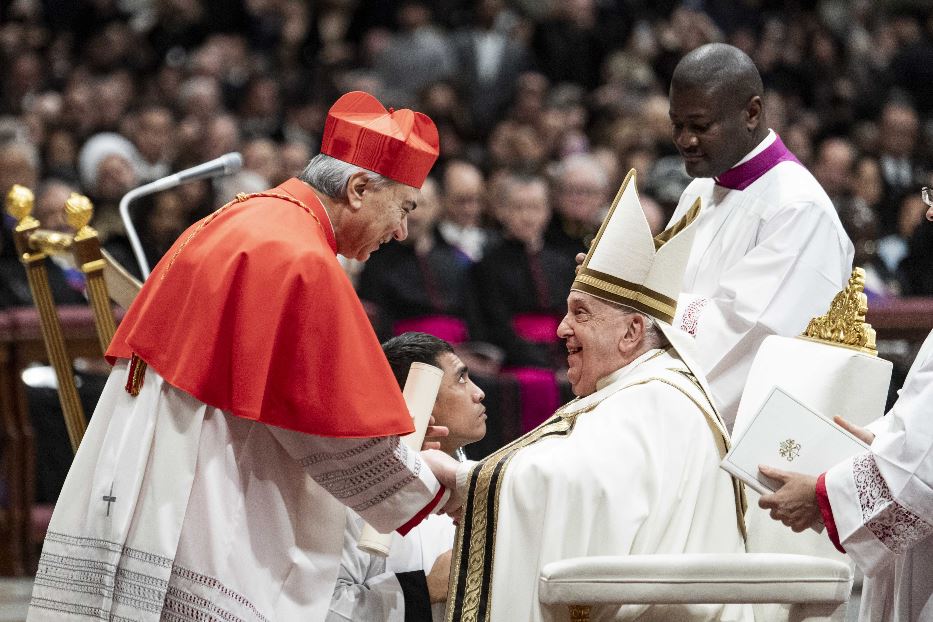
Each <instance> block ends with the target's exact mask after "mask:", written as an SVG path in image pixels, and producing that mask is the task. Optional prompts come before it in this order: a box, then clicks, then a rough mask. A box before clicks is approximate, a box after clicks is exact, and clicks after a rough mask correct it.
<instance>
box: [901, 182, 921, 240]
mask: <svg viewBox="0 0 933 622" xmlns="http://www.w3.org/2000/svg"><path fill="white" fill-rule="evenodd" d="M926 211H927V206H926V205H925V204H924V202H923V199H922V198H921V197H920V194H919V193H917V192H911V193H909V194H908V195H906V196H905V197H904V199H903V200H902V201H901V205H900V209H898V212H897V232H898V234H899V235H900V236H901V237H902V238H904V239H905V240H909V239H910V238H911V236H913V234H914V231H916V230H917V225H919V224H920V223H922V222H923V217H924V214H925V213H926Z"/></svg>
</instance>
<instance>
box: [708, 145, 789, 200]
mask: <svg viewBox="0 0 933 622" xmlns="http://www.w3.org/2000/svg"><path fill="white" fill-rule="evenodd" d="M780 162H796V163H797V164H800V160H798V159H797V158H796V157H795V156H794V154H792V153H791V152H790V151H788V150H787V147H785V146H784V143H783V142H782V141H781V137H780V136H777V135H775V137H774V142H773V143H771V144H770V145H768V146H767V147H766V148H765V150H764V151H762V152H761V153H759V154H758V155H756V156H755V157H754V158H752V159H751V160H749V161H748V162H744V163H742V164H739V165H738V166H734V167H732V168H730V169H729V170H728V171H726V172H725V173H723V174H722V175H720V176H719V177H716V183H717V184H718V185H720V186H724V187H726V188H730V189H732V190H745V189H746V188H748V187H749V186H750V185H752V183H753V182H754V181H755V180H757V179H758V178H759V177H761V176H762V175H764V174H765V173H767V172H768V171H770V170H771V169H772V168H774V167H775V166H777V165H778V164H779V163H780ZM801 166H802V165H801Z"/></svg>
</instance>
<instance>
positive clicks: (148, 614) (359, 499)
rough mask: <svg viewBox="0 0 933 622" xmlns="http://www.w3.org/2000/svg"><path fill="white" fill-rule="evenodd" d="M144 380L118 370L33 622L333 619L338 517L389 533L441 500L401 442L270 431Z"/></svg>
mask: <svg viewBox="0 0 933 622" xmlns="http://www.w3.org/2000/svg"><path fill="white" fill-rule="evenodd" d="M145 373H146V378H145V382H144V383H143V385H142V388H141V390H140V393H139V395H138V396H137V397H132V396H130V395H129V394H128V393H127V392H126V391H125V390H124V383H125V382H126V379H127V362H126V361H125V360H120V361H118V363H117V365H116V366H115V367H114V370H113V372H111V375H110V378H109V380H108V381H107V385H106V387H105V389H104V392H103V394H102V395H101V398H100V402H99V404H98V406H97V409H96V410H95V412H94V417H93V418H92V420H91V422H90V425H89V427H88V430H87V434H86V435H85V437H84V440H83V441H82V443H81V447H80V449H79V451H78V453H77V455H76V456H75V461H74V464H73V465H72V467H71V471H70V472H69V473H68V478H67V480H66V482H65V487H64V489H63V493H62V496H61V497H60V498H59V500H58V503H57V504H56V507H55V513H54V514H53V516H52V522H51V524H50V525H49V531H48V535H47V536H46V540H45V545H44V547H43V550H42V556H41V558H40V560H39V568H38V572H37V574H36V579H35V587H34V589H33V598H32V602H31V605H30V609H29V616H28V619H29V620H30V621H33V620H61V619H78V618H80V619H85V618H100V619H105V620H160V619H162V620H170V621H173V622H188V621H192V622H193V621H214V620H223V621H232V620H241V621H244V622H252V621H272V620H324V618H325V616H326V614H327V609H328V605H329V604H330V600H331V596H332V594H333V590H334V583H335V581H336V578H337V567H338V564H339V561H340V549H341V545H342V543H343V529H344V525H345V522H346V521H345V508H344V505H342V504H345V505H347V506H349V507H352V508H353V509H354V510H355V511H356V512H358V513H359V514H361V515H362V516H363V517H364V518H365V519H366V520H367V521H369V522H370V523H372V524H373V525H374V526H375V527H377V528H381V529H383V530H385V531H388V530H392V529H395V528H398V527H399V526H400V525H403V524H404V523H405V522H406V521H409V520H410V519H412V518H413V517H415V516H416V515H419V514H421V513H422V512H423V511H424V510H425V509H426V508H425V500H426V499H431V498H434V499H435V501H438V497H437V492H438V491H439V490H440V485H439V484H438V482H437V480H436V479H435V478H434V476H433V474H432V473H431V472H430V470H429V469H428V468H427V467H426V466H425V465H424V463H423V462H422V461H421V460H420V458H419V457H418V455H417V453H415V452H410V451H408V450H407V449H406V448H405V445H404V444H401V443H399V442H398V438H397V437H385V438H375V439H344V438H324V437H317V436H310V435H306V434H300V433H297V432H292V431H288V430H282V429H279V428H274V427H271V426H266V425H264V424H261V423H257V422H254V421H250V420H247V419H243V418H240V417H235V416H232V415H229V414H227V413H225V412H224V411H221V410H219V409H217V408H214V407H211V406H207V405H205V404H204V403H203V402H200V401H198V400H197V399H195V398H193V397H192V396H190V395H189V394H187V393H185V392H183V391H181V390H179V389H176V388H175V387H173V386H171V385H169V384H168V383H166V382H164V381H163V380H162V378H161V377H160V376H159V375H158V374H157V373H156V372H155V371H154V370H153V369H152V368H151V367H150V368H148V369H147V370H146V372H145ZM445 494H446V493H445ZM335 497H337V498H339V499H340V501H338V500H337V498H335ZM440 501H443V498H441V499H440ZM429 505H430V504H429Z"/></svg>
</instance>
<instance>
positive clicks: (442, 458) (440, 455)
mask: <svg viewBox="0 0 933 622" xmlns="http://www.w3.org/2000/svg"><path fill="white" fill-rule="evenodd" d="M421 458H422V460H424V461H425V463H426V464H427V465H428V468H429V469H431V472H432V473H434V477H436V478H437V481H439V482H440V483H441V484H442V485H443V486H444V487H445V488H446V489H447V490H449V491H450V499H449V500H448V501H447V504H446V505H445V506H444V508H443V512H444V513H445V514H450V513H453V512H457V511H458V510H459V509H460V506H462V505H463V499H462V498H461V495H459V494H457V468H458V467H459V466H460V463H459V462H457V461H456V460H454V459H453V458H452V457H450V456H449V455H447V454H445V453H444V452H442V451H438V450H436V449H426V450H424V451H422V452H421Z"/></svg>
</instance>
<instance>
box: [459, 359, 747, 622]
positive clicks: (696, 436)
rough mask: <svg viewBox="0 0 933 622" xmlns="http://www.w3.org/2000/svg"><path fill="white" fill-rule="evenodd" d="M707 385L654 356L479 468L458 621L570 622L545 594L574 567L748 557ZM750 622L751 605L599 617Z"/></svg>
mask: <svg viewBox="0 0 933 622" xmlns="http://www.w3.org/2000/svg"><path fill="white" fill-rule="evenodd" d="M696 382H697V381H696V379H695V378H694V377H693V376H692V374H690V372H689V371H688V370H687V368H686V366H684V364H683V362H682V361H681V360H680V359H679V357H678V356H677V355H676V352H675V351H674V350H650V351H649V352H647V353H645V354H644V355H642V356H641V357H639V358H638V359H636V360H635V361H633V362H631V363H630V364H629V365H627V366H626V367H623V368H622V369H620V370H618V371H616V372H615V373H613V374H611V375H610V376H608V377H606V378H603V379H602V380H601V381H600V382H599V383H598V384H597V391H596V392H595V393H593V394H591V395H589V396H586V397H583V398H580V399H577V400H574V401H572V402H570V403H569V404H568V405H566V406H564V407H563V408H561V409H560V410H559V411H558V412H557V413H556V414H555V416H554V417H552V418H551V419H550V420H548V421H546V422H545V423H543V424H542V425H541V426H539V427H538V428H536V429H535V430H533V431H532V432H530V433H528V434H527V435H526V436H524V437H522V438H521V439H519V440H517V441H515V442H514V443H513V444H512V445H511V446H508V447H506V448H504V449H502V450H500V451H499V452H496V453H495V454H493V455H492V456H490V457H489V458H486V459H485V460H484V461H483V462H482V463H480V464H479V465H478V466H477V467H475V468H474V469H473V470H472V471H471V473H470V476H469V481H470V484H469V485H470V496H469V497H468V501H467V506H466V508H465V519H464V520H463V521H461V525H460V529H459V531H458V540H457V545H456V546H455V547H454V559H453V561H452V579H451V598H452V599H453V600H451V602H449V603H448V619H449V620H463V619H474V620H484V619H488V620H491V621H492V622H517V621H521V622H540V621H543V620H548V621H551V620H569V614H568V612H567V608H566V607H560V608H544V607H541V606H540V605H539V603H538V593H537V590H538V577H539V576H540V573H541V569H542V568H543V567H544V566H545V565H546V564H548V563H549V562H553V561H557V560H560V559H564V558H568V557H577V556H584V555H626V554H652V553H741V552H744V550H745V548H744V540H743V535H742V532H741V529H740V527H739V521H740V520H742V519H741V510H737V503H738V502H737V496H736V494H735V489H734V486H733V481H732V479H731V478H730V477H729V475H728V474H727V473H726V472H724V471H722V470H721V469H720V468H719V462H720V458H721V452H722V450H723V447H722V446H723V444H724V443H725V442H726V441H725V439H726V438H727V435H726V434H725V433H724V432H722V431H721V430H722V424H721V420H720V419H719V418H718V416H717V415H716V414H715V411H713V410H712V408H711V406H710V404H709V401H708V399H707V398H706V397H705V394H704V392H703V391H702V390H700V389H699V388H698V385H697V384H696ZM717 430H720V431H717ZM717 439H718V440H717ZM497 465H498V466H497ZM480 467H482V468H480ZM483 469H489V473H490V476H491V477H490V478H484V476H483ZM477 471H479V473H478V472H477ZM503 471H504V476H502V479H501V483H497V481H496V478H497V475H496V473H497V472H499V473H501V472H503ZM487 486H488V490H489V492H488V493H486V492H484V491H486V490H487V488H486V487H487ZM494 491H495V492H494ZM471 539H472V543H471V545H470V548H469V550H466V549H464V548H463V545H464V543H465V542H468V541H470V540H471ZM484 550H486V551H490V552H491V553H492V555H491V556H490V555H489V554H488V553H487V554H484V553H483V551H484ZM458 586H459V587H458ZM455 594H459V595H461V596H462V595H466V597H462V598H457V597H455ZM487 607H488V608H489V611H488V618H486V617H484V616H483V613H482V610H483V609H484V608H487ZM473 615H476V617H472V616H473ZM750 616H751V612H750V609H749V608H747V607H745V606H740V605H730V606H722V605H714V606H663V607H662V606H654V607H648V606H643V605H637V606H636V605H630V606H625V607H622V609H621V610H618V609H616V608H613V609H612V610H605V608H599V607H594V608H593V611H592V619H593V620H606V619H623V620H633V619H637V620H745V619H751V617H750Z"/></svg>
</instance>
